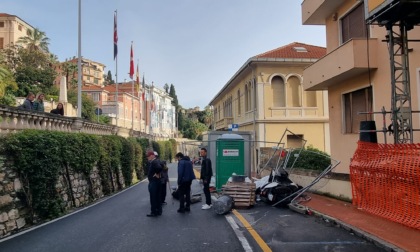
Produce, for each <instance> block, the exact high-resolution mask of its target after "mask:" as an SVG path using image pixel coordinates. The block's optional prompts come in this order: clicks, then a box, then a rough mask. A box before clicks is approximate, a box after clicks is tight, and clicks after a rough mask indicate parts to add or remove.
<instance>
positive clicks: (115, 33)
mask: <svg viewBox="0 0 420 252" xmlns="http://www.w3.org/2000/svg"><path fill="white" fill-rule="evenodd" d="M117 43H118V34H117V11H115V13H114V60H115V59H116V58H117V54H118V44H117Z"/></svg>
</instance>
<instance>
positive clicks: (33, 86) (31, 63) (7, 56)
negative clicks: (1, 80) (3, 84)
mask: <svg viewBox="0 0 420 252" xmlns="http://www.w3.org/2000/svg"><path fill="white" fill-rule="evenodd" d="M2 53H3V54H2V55H3V60H2V62H3V64H4V65H5V66H6V67H7V68H8V69H9V70H10V71H11V73H12V74H13V77H14V79H15V81H16V83H17V84H18V88H19V89H17V90H16V91H15V90H12V91H11V92H12V93H13V94H14V95H16V96H26V95H27V93H28V92H34V93H36V92H44V93H46V94H52V93H54V92H58V91H57V90H56V89H54V87H53V83H54V79H55V77H56V72H55V70H54V68H53V66H54V64H55V63H56V62H55V60H56V59H55V58H54V57H52V56H51V54H49V53H48V54H47V53H44V52H43V51H42V50H30V49H29V48H23V47H19V46H11V47H9V48H7V49H6V50H4V51H3V52H2Z"/></svg>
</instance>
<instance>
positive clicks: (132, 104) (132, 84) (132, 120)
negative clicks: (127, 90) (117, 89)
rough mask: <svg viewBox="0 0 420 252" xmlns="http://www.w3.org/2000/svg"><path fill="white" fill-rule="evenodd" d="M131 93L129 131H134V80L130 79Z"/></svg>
mask: <svg viewBox="0 0 420 252" xmlns="http://www.w3.org/2000/svg"><path fill="white" fill-rule="evenodd" d="M131 92H132V94H133V96H132V97H131V129H132V130H134V80H133V79H131Z"/></svg>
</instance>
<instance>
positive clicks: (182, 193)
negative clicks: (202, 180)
mask: <svg viewBox="0 0 420 252" xmlns="http://www.w3.org/2000/svg"><path fill="white" fill-rule="evenodd" d="M175 158H176V159H177V160H178V195H179V209H178V213H184V212H189V211H190V205H191V183H192V181H193V180H194V179H195V174H194V170H193V166H192V162H191V160H190V158H189V157H187V156H184V154H182V153H181V152H178V153H177V154H176V155H175ZM184 202H185V206H184Z"/></svg>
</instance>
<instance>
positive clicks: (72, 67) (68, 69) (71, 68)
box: [62, 61, 77, 90]
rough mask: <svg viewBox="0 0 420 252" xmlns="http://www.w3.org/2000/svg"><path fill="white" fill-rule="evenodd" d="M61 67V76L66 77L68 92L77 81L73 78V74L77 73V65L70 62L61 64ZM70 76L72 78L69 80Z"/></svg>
mask: <svg viewBox="0 0 420 252" xmlns="http://www.w3.org/2000/svg"><path fill="white" fill-rule="evenodd" d="M62 67H63V68H62V69H63V74H64V76H66V82H67V90H69V89H70V87H75V86H76V84H77V79H76V78H73V77H74V74H75V73H77V65H76V64H75V63H73V62H72V61H66V62H64V63H63V64H62ZM70 76H71V77H72V78H71V80H70V78H69V77H70Z"/></svg>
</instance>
